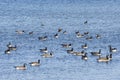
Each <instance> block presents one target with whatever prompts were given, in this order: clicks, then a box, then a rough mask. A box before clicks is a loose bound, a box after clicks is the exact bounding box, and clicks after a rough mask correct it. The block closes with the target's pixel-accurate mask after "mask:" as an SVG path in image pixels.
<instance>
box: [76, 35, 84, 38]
mask: <svg viewBox="0 0 120 80" xmlns="http://www.w3.org/2000/svg"><path fill="white" fill-rule="evenodd" d="M83 36H84V35H83V34H76V37H77V38H81V37H83Z"/></svg>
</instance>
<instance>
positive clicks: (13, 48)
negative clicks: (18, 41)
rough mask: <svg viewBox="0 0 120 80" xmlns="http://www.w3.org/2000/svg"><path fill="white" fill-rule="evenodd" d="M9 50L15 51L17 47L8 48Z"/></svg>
mask: <svg viewBox="0 0 120 80" xmlns="http://www.w3.org/2000/svg"><path fill="white" fill-rule="evenodd" d="M9 49H10V50H14V51H15V50H17V46H16V45H15V46H14V47H9Z"/></svg>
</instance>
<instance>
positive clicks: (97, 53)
mask: <svg viewBox="0 0 120 80" xmlns="http://www.w3.org/2000/svg"><path fill="white" fill-rule="evenodd" d="M91 55H93V56H100V55H101V49H99V51H98V52H91Z"/></svg>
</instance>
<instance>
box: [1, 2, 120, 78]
mask: <svg viewBox="0 0 120 80" xmlns="http://www.w3.org/2000/svg"><path fill="white" fill-rule="evenodd" d="M119 3H120V2H119V1H117V0H107V1H106V0H101V1H98V0H93V1H92V0H91V1H90V0H87V1H85V0H81V1H79V0H63V1H62V0H58V1H54V0H51V1H50V0H36V1H34V0H29V1H28V0H0V80H120V60H119V58H120V54H119V52H120V51H119V48H120V31H119V30H120V25H119V24H120V14H119V13H120V6H119ZM86 20H87V21H88V23H87V24H84V21H86ZM58 28H62V29H63V31H65V30H66V31H67V34H63V33H62V32H60V33H59V38H58V39H55V38H54V34H56V33H57V29H58ZM16 30H25V33H24V34H22V35H20V34H16V32H15V31H16ZM31 31H34V33H33V35H29V34H28V33H29V32H31ZM76 31H80V33H84V32H86V31H89V32H90V34H89V35H90V36H93V40H91V41H88V40H86V39H85V38H76V36H75V32H76ZM95 34H100V35H101V36H102V38H101V39H96V38H95ZM45 35H47V36H48V40H47V41H40V40H38V37H39V36H45ZM9 42H12V44H14V45H17V50H16V51H12V52H11V54H10V55H7V54H5V53H4V51H5V50H6V49H7V47H6V45H7V44H8V43H9ZM62 43H72V47H73V48H74V50H75V51H81V50H83V49H81V45H83V44H84V43H87V44H88V46H89V48H88V49H86V50H85V51H86V52H87V53H88V60H87V61H84V60H82V59H81V57H80V56H74V55H70V54H68V53H67V52H66V50H67V49H65V48H63V47H62V46H61V45H60V44H62ZM108 45H112V46H113V47H116V48H117V49H118V51H117V52H116V53H115V54H113V59H112V61H110V62H108V63H98V62H97V60H96V59H97V58H98V57H94V56H92V55H91V54H90V52H92V51H97V50H99V49H102V54H103V56H105V55H106V54H109V48H108ZM44 47H48V50H49V51H50V52H51V51H52V52H53V53H54V57H53V58H42V57H41V56H40V55H41V54H42V53H41V52H40V51H39V49H41V48H44ZM38 59H40V60H41V65H40V66H39V67H31V66H30V65H29V63H30V62H33V61H37V60H38ZM24 63H27V70H24V71H22V70H16V69H15V68H14V66H17V65H23V64H24Z"/></svg>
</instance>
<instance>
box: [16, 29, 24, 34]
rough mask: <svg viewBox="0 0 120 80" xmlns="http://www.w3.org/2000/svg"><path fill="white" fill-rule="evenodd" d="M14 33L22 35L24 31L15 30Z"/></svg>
mask: <svg viewBox="0 0 120 80" xmlns="http://www.w3.org/2000/svg"><path fill="white" fill-rule="evenodd" d="M16 33H17V34H23V33H25V31H24V30H17V31H16Z"/></svg>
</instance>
